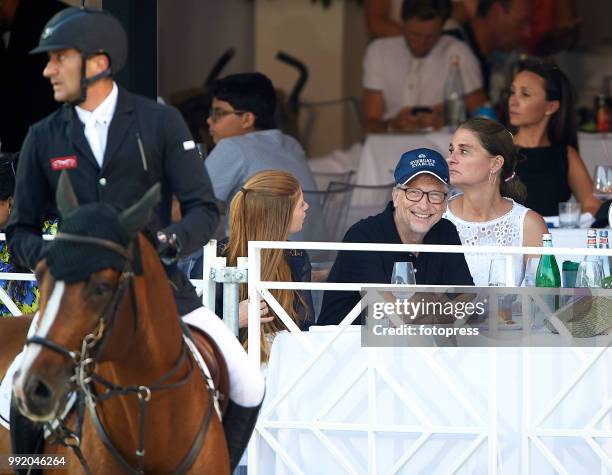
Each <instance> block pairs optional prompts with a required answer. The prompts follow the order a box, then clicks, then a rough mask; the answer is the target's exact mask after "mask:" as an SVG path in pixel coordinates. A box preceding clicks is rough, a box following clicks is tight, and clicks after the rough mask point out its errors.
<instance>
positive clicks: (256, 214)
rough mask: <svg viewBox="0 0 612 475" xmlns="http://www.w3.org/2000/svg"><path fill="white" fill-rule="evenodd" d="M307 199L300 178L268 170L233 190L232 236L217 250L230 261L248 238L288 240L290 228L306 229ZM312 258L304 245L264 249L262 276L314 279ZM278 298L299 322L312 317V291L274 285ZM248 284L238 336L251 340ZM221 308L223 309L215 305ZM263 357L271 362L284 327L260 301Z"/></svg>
mask: <svg viewBox="0 0 612 475" xmlns="http://www.w3.org/2000/svg"><path fill="white" fill-rule="evenodd" d="M307 210H308V203H306V202H305V201H304V195H303V193H302V190H301V188H300V184H299V182H298V181H297V179H296V178H295V177H294V176H293V175H292V174H291V173H287V172H284V171H280V170H265V171H261V172H259V173H256V174H255V175H253V176H252V177H251V178H249V179H248V180H247V181H246V183H245V184H244V185H243V186H242V188H241V189H240V191H238V193H236V195H234V198H233V199H232V202H231V205H230V223H229V224H230V233H229V239H228V240H226V241H221V242H220V243H219V254H220V255H223V256H225V257H227V265H228V266H235V265H236V264H237V261H238V257H242V256H247V251H248V242H249V241H286V240H287V239H288V236H289V234H290V233H295V232H298V231H300V230H301V229H302V226H303V224H304V218H305V217H306V211H307ZM310 271H311V266H310V259H309V258H308V254H307V253H306V251H303V250H283V249H264V250H262V253H261V279H262V280H269V281H284V282H308V281H310ZM271 293H272V295H273V296H274V298H275V299H276V300H277V301H278V303H279V304H280V305H281V306H282V307H283V308H284V309H285V311H287V313H288V314H289V316H290V317H291V318H292V319H293V321H294V322H296V323H297V325H298V326H301V327H305V326H306V325H307V324H308V323H309V322H313V321H314V311H313V305H312V296H311V295H310V292H309V291H294V290H272V291H271ZM247 298H248V295H247V285H246V284H242V285H241V286H240V300H241V302H240V323H239V326H240V328H241V330H240V341H241V342H242V343H243V345H244V346H245V348H246V347H247V346H248V345H247V332H246V328H245V327H246V326H247V312H246V309H247ZM217 308H222V307H221V306H219V305H217ZM261 315H262V318H261V321H262V332H261V335H262V340H261V357H262V361H267V360H268V357H269V355H270V346H271V344H272V340H273V338H274V335H275V334H276V333H277V332H279V331H282V330H285V329H286V327H285V325H284V324H283V322H282V321H281V320H280V318H278V317H277V316H276V315H274V313H273V312H272V311H271V310H269V309H268V307H267V305H266V304H265V303H264V302H262V308H261Z"/></svg>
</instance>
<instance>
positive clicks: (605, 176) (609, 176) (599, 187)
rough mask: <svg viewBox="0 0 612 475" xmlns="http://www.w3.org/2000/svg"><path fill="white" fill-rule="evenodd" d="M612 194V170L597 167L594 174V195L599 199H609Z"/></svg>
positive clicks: (601, 166)
mask: <svg viewBox="0 0 612 475" xmlns="http://www.w3.org/2000/svg"><path fill="white" fill-rule="evenodd" d="M611 193H612V169H611V168H610V167H606V166H604V165H597V166H596V167H595V173H594V174H593V194H594V195H595V197H597V198H601V199H607V198H608V197H609V196H610V194H611Z"/></svg>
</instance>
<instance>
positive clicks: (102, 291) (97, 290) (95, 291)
mask: <svg viewBox="0 0 612 475" xmlns="http://www.w3.org/2000/svg"><path fill="white" fill-rule="evenodd" d="M112 290H113V288H112V286H111V285H110V284H107V283H102V284H97V285H95V286H94V287H93V288H92V289H91V295H92V296H94V297H103V296H105V295H107V294H109V293H110V292H111V291H112Z"/></svg>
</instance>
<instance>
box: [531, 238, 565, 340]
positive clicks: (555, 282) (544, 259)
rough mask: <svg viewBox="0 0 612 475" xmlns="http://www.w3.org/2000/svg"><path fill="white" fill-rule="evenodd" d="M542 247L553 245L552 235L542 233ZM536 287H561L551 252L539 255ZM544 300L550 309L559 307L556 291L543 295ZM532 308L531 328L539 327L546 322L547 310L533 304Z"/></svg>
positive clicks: (559, 275)
mask: <svg viewBox="0 0 612 475" xmlns="http://www.w3.org/2000/svg"><path fill="white" fill-rule="evenodd" d="M542 247H553V245H552V235H551V234H548V233H546V234H542ZM535 284H536V287H548V288H557V287H561V274H560V273H559V266H558V265H557V259H555V256H553V255H552V254H549V255H546V254H542V256H541V257H540V263H539V264H538V270H537V271H536V277H535ZM543 300H544V302H546V305H547V306H548V307H549V309H550V310H551V311H556V310H558V309H559V296H558V295H556V292H555V293H553V295H545V296H543ZM532 308H533V328H534V329H539V328H542V327H543V326H544V324H545V323H546V320H547V317H548V312H546V313H544V309H543V308H541V307H540V305H534V307H532Z"/></svg>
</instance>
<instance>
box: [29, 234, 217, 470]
mask: <svg viewBox="0 0 612 475" xmlns="http://www.w3.org/2000/svg"><path fill="white" fill-rule="evenodd" d="M55 240H63V241H69V242H74V243H79V244H90V245H92V244H93V245H96V246H100V247H103V248H105V249H108V250H110V251H113V252H115V253H117V254H119V255H121V256H122V257H124V258H125V267H124V268H123V270H122V272H121V275H120V276H119V284H118V286H117V288H116V290H115V292H114V294H113V297H112V298H111V300H110V301H109V303H108V304H107V305H106V307H105V308H104V311H103V312H102V316H101V317H100V319H99V320H98V325H97V326H96V328H95V330H94V331H93V332H92V333H90V334H88V335H86V336H85V337H84V338H83V340H82V342H81V351H80V352H75V351H70V350H68V349H67V348H65V347H63V346H62V345H59V344H57V343H55V342H54V341H52V340H49V339H47V338H43V337H38V336H32V337H30V338H28V339H27V340H26V346H27V345H29V344H38V345H41V346H43V347H45V348H48V349H50V350H52V351H54V352H56V353H59V354H60V355H62V356H64V357H66V358H68V359H69V360H71V361H72V363H73V365H74V375H73V376H72V377H71V381H73V382H74V383H75V386H76V389H75V390H76V392H77V394H79V395H81V396H84V398H85V403H86V405H87V408H88V410H89V414H90V416H91V418H92V422H93V424H94V427H95V428H96V431H97V432H98V435H99V436H100V438H101V439H102V442H103V443H104V446H105V447H106V448H107V450H108V451H109V452H110V454H111V455H112V456H113V458H114V459H115V460H116V461H117V462H118V463H119V465H121V466H122V468H123V469H124V470H126V471H127V472H128V473H131V474H135V475H141V474H143V473H144V457H145V449H144V436H145V431H144V429H145V417H146V409H147V403H148V402H149V401H150V400H151V395H152V392H154V391H161V390H170V389H175V388H178V387H181V386H183V385H184V384H186V383H187V382H188V381H189V380H190V379H191V377H192V375H193V372H194V368H195V365H194V363H193V361H192V359H191V358H190V357H189V356H188V350H187V345H186V344H185V341H184V340H183V339H182V338H181V353H180V355H179V357H178V359H177V361H176V363H175V364H174V366H173V367H172V368H171V369H170V370H169V371H167V372H166V373H165V374H163V375H162V376H161V377H160V378H159V379H157V380H156V381H154V382H153V383H152V384H151V385H149V386H142V385H140V386H127V387H121V386H116V385H115V384H113V383H112V382H110V381H108V380H106V379H104V378H102V377H101V376H98V375H97V374H95V367H96V365H97V363H98V359H99V358H100V355H101V353H102V350H103V349H104V347H105V346H106V342H107V338H108V336H109V335H110V332H111V330H112V329H113V328H114V324H115V319H116V316H117V313H118V309H119V305H120V304H121V302H122V300H123V297H124V296H125V293H126V291H127V290H128V289H129V290H130V297H131V302H132V308H133V310H134V331H137V330H138V327H139V312H138V305H137V299H136V293H135V290H134V272H133V271H132V260H133V254H134V252H133V249H134V245H133V242H131V243H130V245H129V247H127V248H126V247H123V246H121V245H119V244H117V243H115V242H113V241H110V240H107V239H102V238H96V237H91V236H79V235H76V234H67V233H61V232H60V233H57V234H56V236H55ZM92 351H93V352H94V354H93V355H90V352H92ZM185 360H187V363H188V364H189V371H188V372H187V374H186V375H185V376H184V377H182V378H181V379H180V380H178V381H175V382H172V383H166V381H167V380H168V379H170V378H171V377H172V376H174V375H175V374H176V373H177V372H178V371H179V370H180V368H181V367H182V366H183V365H184V363H185ZM204 379H205V382H206V387H207V390H208V393H209V398H208V407H207V409H206V411H205V412H204V417H203V420H202V423H201V425H200V429H199V430H198V433H197V434H196V437H195V440H194V442H193V444H192V446H191V449H190V450H189V452H188V453H187V455H186V456H185V458H184V459H183V460H182V462H181V463H180V465H179V467H178V469H177V470H176V471H175V472H174V473H176V474H183V473H186V472H187V470H188V469H189V468H190V467H191V465H192V464H193V463H194V462H195V459H196V457H197V455H198V453H199V452H200V450H201V448H202V446H203V444H204V436H205V435H206V432H207V431H208V427H209V425H210V421H211V418H212V414H213V409H214V397H215V393H214V389H213V388H212V387H211V384H210V382H209V381H208V379H207V378H204ZM92 382H95V383H98V384H100V385H102V386H104V387H105V388H106V392H105V393H104V394H102V395H100V396H97V395H96V394H95V390H94V388H93V387H92ZM131 394H136V395H137V396H138V400H139V406H140V407H139V423H138V447H137V449H136V452H135V453H136V457H137V460H138V468H134V467H132V466H131V465H130V463H129V462H128V461H127V460H125V458H124V457H123V456H122V455H121V453H120V452H119V450H118V449H117V448H116V447H115V445H114V444H113V442H112V441H111V440H110V437H109V436H108V434H107V433H106V430H105V429H104V427H103V425H102V422H101V421H100V418H99V416H98V412H97V410H96V405H97V403H98V402H104V401H106V400H108V399H111V398H113V397H117V396H127V395H131ZM65 417H67V414H66V415H65V416H64V419H62V418H61V416H58V417H56V418H55V419H54V420H53V421H52V422H50V423H48V424H47V426H48V427H49V429H50V431H51V433H52V434H53V435H54V439H55V443H60V444H62V445H64V446H66V447H70V448H71V449H72V450H73V451H74V453H75V455H76V457H77V458H78V459H79V461H80V462H81V465H82V466H83V469H84V470H85V472H86V473H87V474H88V475H89V474H91V473H92V472H91V470H90V468H89V465H88V464H87V461H86V460H85V458H84V456H83V454H82V452H81V450H80V443H81V437H80V436H81V426H82V422H83V420H82V419H83V417H82V399H80V400H79V402H78V404H77V428H76V430H75V431H71V430H70V429H68V427H66V426H65V425H64V420H65ZM54 422H56V423H57V428H56V429H53V428H52V427H51V426H52V425H53V423H54Z"/></svg>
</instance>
